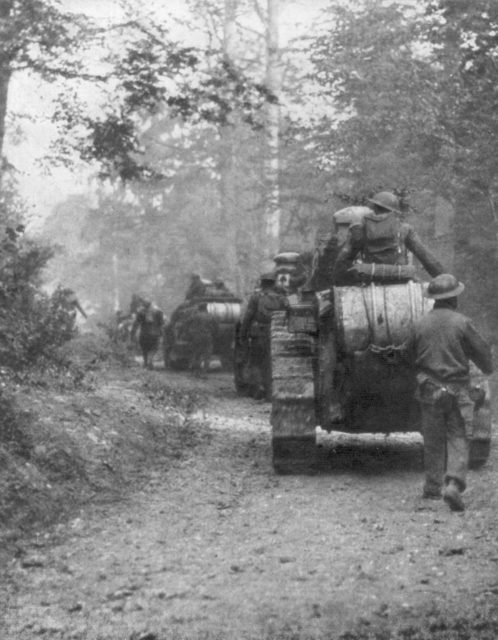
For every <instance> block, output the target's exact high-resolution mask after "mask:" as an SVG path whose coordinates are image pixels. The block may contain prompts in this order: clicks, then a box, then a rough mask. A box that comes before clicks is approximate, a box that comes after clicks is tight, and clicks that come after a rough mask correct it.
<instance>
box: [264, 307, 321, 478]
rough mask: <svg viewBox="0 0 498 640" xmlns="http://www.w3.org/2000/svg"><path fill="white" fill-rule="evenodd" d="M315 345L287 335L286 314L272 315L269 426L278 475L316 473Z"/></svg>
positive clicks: (300, 336)
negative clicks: (270, 427)
mask: <svg viewBox="0 0 498 640" xmlns="http://www.w3.org/2000/svg"><path fill="white" fill-rule="evenodd" d="M315 342H316V340H315V339H314V338H313V336H312V335H310V334H308V333H290V332H289V331H288V329H287V318H286V312H285V311H278V312H275V313H274V314H273V316H272V326H271V363H272V409H271V425H272V452H273V467H274V469H275V471H277V473H310V472H313V471H315V469H316V431H315V428H316V424H317V423H316V414H315V367H316V344H315Z"/></svg>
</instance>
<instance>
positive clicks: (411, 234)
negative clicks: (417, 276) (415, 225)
mask: <svg viewBox="0 0 498 640" xmlns="http://www.w3.org/2000/svg"><path fill="white" fill-rule="evenodd" d="M405 234H406V235H405V246H406V248H407V249H408V251H411V252H412V253H413V255H414V256H415V257H416V258H417V259H418V260H419V261H420V264H421V265H422V266H423V267H424V269H425V270H426V271H427V273H428V274H429V275H430V276H431V277H432V278H434V277H435V276H438V275H440V274H441V273H445V270H444V267H443V265H442V264H441V262H439V260H438V259H437V258H436V256H435V255H434V254H433V253H432V251H430V249H428V248H427V247H426V246H425V245H424V244H423V243H422V240H421V239H420V237H419V235H418V233H417V232H416V231H415V230H414V229H412V228H411V227H410V226H409V225H406V227H405Z"/></svg>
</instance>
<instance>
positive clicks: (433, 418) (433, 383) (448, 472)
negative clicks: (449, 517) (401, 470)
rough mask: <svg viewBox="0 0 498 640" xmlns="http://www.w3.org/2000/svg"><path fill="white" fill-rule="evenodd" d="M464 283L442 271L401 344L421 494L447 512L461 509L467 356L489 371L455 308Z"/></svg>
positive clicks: (468, 406) (478, 341)
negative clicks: (414, 408)
mask: <svg viewBox="0 0 498 640" xmlns="http://www.w3.org/2000/svg"><path fill="white" fill-rule="evenodd" d="M463 290H464V285H463V284H462V283H461V282H458V281H457V279H456V278H455V277H454V276H453V275H451V274H448V273H443V274H441V275H439V276H437V277H436V278H434V279H433V280H432V281H431V282H430V283H429V285H428V288H427V290H426V292H425V295H426V297H428V298H432V299H434V300H435V303H434V308H433V309H432V311H430V312H429V313H428V314H427V315H426V316H424V317H422V318H421V319H420V320H419V321H418V322H417V323H416V324H415V326H414V328H413V330H412V334H411V336H410V338H409V340H408V342H407V345H406V348H407V353H408V355H409V358H410V360H411V361H412V362H413V363H414V365H415V367H416V369H417V385H418V388H417V397H418V399H419V402H420V407H421V411H422V433H423V437H424V464H425V484H424V491H423V496H424V497H425V498H440V497H441V489H442V487H443V484H444V488H443V493H442V495H443V499H444V500H445V502H446V503H447V504H448V505H449V507H450V509H451V510H452V511H463V510H464V509H465V506H464V503H463V500H462V497H461V494H462V492H463V491H464V490H465V487H466V475H467V467H468V459H469V440H470V437H471V436H472V431H473V417H474V402H473V400H472V398H471V394H470V379H469V359H470V360H472V362H474V364H476V365H477V366H478V367H479V369H481V371H482V372H483V373H484V374H486V375H489V374H491V373H492V370H493V364H492V357H491V349H490V347H489V346H488V344H487V343H486V342H485V341H484V340H483V338H481V336H480V335H479V334H478V332H477V331H476V329H475V328H474V326H473V324H472V322H471V321H470V320H469V318H467V317H465V316H464V315H462V314H461V313H458V312H457V296H458V295H459V294H460V293H462V291H463Z"/></svg>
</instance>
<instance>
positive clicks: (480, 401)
mask: <svg viewBox="0 0 498 640" xmlns="http://www.w3.org/2000/svg"><path fill="white" fill-rule="evenodd" d="M358 209H359V208H356V207H349V208H348V209H346V210H342V211H341V212H340V216H337V214H336V216H335V221H336V223H337V218H339V221H340V222H339V224H335V225H334V232H335V234H336V236H335V237H334V238H330V237H329V238H328V240H332V242H326V243H323V244H322V246H318V247H317V253H316V260H315V269H314V274H313V275H314V278H315V283H318V285H319V286H318V287H317V286H315V285H314V286H313V288H311V287H310V288H309V289H308V290H307V287H308V285H309V284H310V282H311V281H313V277H312V278H311V280H310V282H308V283H307V286H306V287H303V288H302V289H301V290H300V291H299V293H298V295H294V296H289V309H288V311H286V312H275V313H274V314H273V318H272V335H271V350H272V411H271V424H272V449H273V466H274V468H275V470H276V471H277V472H280V473H296V472H306V471H308V470H310V469H313V468H314V466H315V462H316V428H317V426H320V427H321V428H322V429H324V430H326V431H340V432H347V433H355V434H358V433H383V434H389V433H394V432H417V431H420V429H421V424H420V411H419V407H418V403H417V401H416V400H415V399H414V391H415V382H416V381H415V373H414V371H413V369H412V368H411V367H409V366H408V364H407V363H406V362H405V361H404V359H403V358H402V357H401V353H400V346H401V344H402V343H403V342H404V340H405V339H406V338H407V337H408V335H409V332H410V329H411V327H412V325H413V323H414V321H415V320H417V318H419V317H420V316H422V315H423V314H425V313H427V312H428V311H429V309H430V308H431V306H432V301H430V300H428V299H427V298H425V297H424V296H423V289H424V285H423V284H422V283H420V282H415V281H413V280H410V279H408V278H406V279H400V281H399V282H396V281H395V276H396V274H393V273H390V274H387V272H388V271H390V269H389V267H391V265H381V266H382V267H386V269H385V272H386V273H384V276H385V275H386V274H387V275H389V276H390V277H389V282H392V284H391V283H390V284H384V283H382V282H378V281H377V282H375V281H372V282H371V283H369V284H367V285H365V286H352V285H351V286H349V285H347V286H331V285H330V283H331V282H332V279H331V277H330V274H331V273H332V270H333V264H334V262H333V261H334V259H335V256H336V254H337V252H336V250H335V249H337V248H338V247H339V246H340V244H341V243H342V238H340V237H339V236H338V233H339V231H340V227H342V226H343V225H345V226H346V228H347V225H349V223H350V222H354V221H356V219H357V216H358V214H359V215H360V216H361V214H362V211H361V210H360V211H359V210H358ZM360 209H361V208H360ZM338 213H339V212H338ZM348 216H350V220H348ZM396 269H397V267H396ZM380 271H382V270H380ZM381 275H382V274H381ZM324 285H325V286H324ZM320 289H321V290H320ZM472 384H473V393H474V396H475V399H476V405H475V415H474V434H473V438H472V443H471V461H470V462H471V466H473V467H476V466H479V465H481V464H483V463H484V462H485V461H486V459H487V457H488V456H489V451H490V442H491V412H490V397H489V385H488V381H487V379H486V377H485V376H483V375H481V374H480V372H479V371H478V370H477V368H474V369H473V370H472Z"/></svg>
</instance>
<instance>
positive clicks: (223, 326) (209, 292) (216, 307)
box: [163, 280, 242, 370]
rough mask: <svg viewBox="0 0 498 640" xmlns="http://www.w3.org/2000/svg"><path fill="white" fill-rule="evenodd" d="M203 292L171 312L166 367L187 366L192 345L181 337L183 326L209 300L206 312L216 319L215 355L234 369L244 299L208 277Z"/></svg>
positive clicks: (166, 334) (166, 333)
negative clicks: (236, 329)
mask: <svg viewBox="0 0 498 640" xmlns="http://www.w3.org/2000/svg"><path fill="white" fill-rule="evenodd" d="M202 282H203V284H204V293H203V294H202V295H196V296H195V297H192V298H189V299H186V300H185V301H184V302H182V303H181V304H180V305H179V306H178V307H177V308H176V309H175V310H174V311H173V313H172V314H171V319H170V322H169V323H168V324H167V325H166V326H165V328H164V334H163V355H164V366H165V367H166V368H167V369H186V368H187V367H188V362H189V356H190V345H189V344H188V342H186V341H185V340H183V339H182V325H183V322H184V320H185V318H186V317H187V316H188V314H189V313H190V312H191V311H192V310H193V309H195V308H196V307H197V306H198V305H199V304H200V303H206V306H207V312H208V313H209V314H210V315H211V316H212V317H213V318H214V319H215V320H216V329H217V330H216V334H215V336H214V340H213V356H214V357H215V358H217V359H218V360H219V362H220V364H221V367H222V368H223V369H226V370H232V368H233V360H234V335H235V325H236V324H237V323H238V322H239V319H240V314H241V302H242V301H241V299H240V298H238V297H237V296H235V295H234V294H232V293H231V292H230V291H228V289H226V288H224V289H223V290H220V289H219V288H217V287H216V286H215V285H214V284H213V283H212V282H210V281H208V280H203V281H202Z"/></svg>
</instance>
